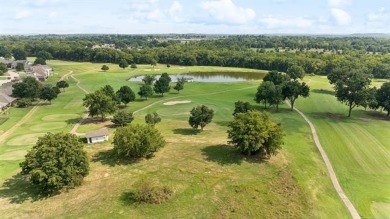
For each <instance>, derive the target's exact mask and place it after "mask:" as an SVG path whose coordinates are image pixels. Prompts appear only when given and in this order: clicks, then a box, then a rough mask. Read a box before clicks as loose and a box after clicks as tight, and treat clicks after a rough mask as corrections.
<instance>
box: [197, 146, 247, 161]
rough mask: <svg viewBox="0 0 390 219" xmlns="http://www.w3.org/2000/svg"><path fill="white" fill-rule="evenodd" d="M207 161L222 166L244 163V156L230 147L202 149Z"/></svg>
mask: <svg viewBox="0 0 390 219" xmlns="http://www.w3.org/2000/svg"><path fill="white" fill-rule="evenodd" d="M202 154H203V155H204V156H206V160H208V161H212V162H216V163H218V164H219V165H221V166H224V165H232V164H238V165H240V164H241V163H242V156H241V154H240V153H239V152H237V150H236V149H234V148H233V147H230V146H228V145H212V146H208V147H205V148H203V149H202Z"/></svg>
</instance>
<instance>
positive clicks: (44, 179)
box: [20, 133, 89, 194]
mask: <svg viewBox="0 0 390 219" xmlns="http://www.w3.org/2000/svg"><path fill="white" fill-rule="evenodd" d="M25 158H26V159H25V161H23V162H22V163H20V167H21V168H22V172H21V173H22V174H23V175H28V176H29V177H28V179H29V180H30V181H31V183H32V184H34V185H37V186H39V187H40V189H41V190H42V191H43V192H44V193H47V194H53V193H56V192H58V191H60V190H61V189H62V188H73V187H75V186H78V185H80V184H81V182H82V181H83V178H84V177H85V176H87V175H88V173H89V161H88V156H87V153H86V152H85V151H84V150H83V145H82V144H81V143H80V141H79V138H78V137H77V136H75V135H72V134H64V133H57V134H52V133H48V134H46V135H45V136H43V137H40V138H38V141H37V143H36V144H35V145H34V146H33V148H32V149H31V150H30V151H29V152H28V153H27V155H26V156H25Z"/></svg>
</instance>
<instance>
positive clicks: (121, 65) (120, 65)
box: [119, 59, 129, 69]
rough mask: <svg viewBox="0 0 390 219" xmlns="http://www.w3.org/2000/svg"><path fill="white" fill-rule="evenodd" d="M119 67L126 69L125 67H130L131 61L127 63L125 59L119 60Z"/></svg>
mask: <svg viewBox="0 0 390 219" xmlns="http://www.w3.org/2000/svg"><path fill="white" fill-rule="evenodd" d="M119 67H120V68H123V69H125V68H127V67H129V63H127V61H126V60H125V59H122V60H121V61H120V62H119Z"/></svg>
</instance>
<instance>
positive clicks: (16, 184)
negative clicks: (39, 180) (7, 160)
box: [0, 174, 48, 204]
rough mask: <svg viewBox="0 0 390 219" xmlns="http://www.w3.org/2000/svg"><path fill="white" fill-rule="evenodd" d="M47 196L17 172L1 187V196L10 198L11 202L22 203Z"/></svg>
mask: <svg viewBox="0 0 390 219" xmlns="http://www.w3.org/2000/svg"><path fill="white" fill-rule="evenodd" d="M47 197H48V196H47V195H43V194H42V193H41V192H40V190H39V188H38V187H37V186H34V185H32V184H31V183H30V182H28V181H27V180H26V177H25V176H23V175H21V174H16V175H15V176H13V177H12V178H10V179H7V180H6V181H5V182H4V183H3V185H2V187H1V188H0V198H5V199H8V200H9V202H10V203H11V204H21V203H23V202H25V201H27V200H31V201H32V202H34V201H39V200H41V199H44V198H47Z"/></svg>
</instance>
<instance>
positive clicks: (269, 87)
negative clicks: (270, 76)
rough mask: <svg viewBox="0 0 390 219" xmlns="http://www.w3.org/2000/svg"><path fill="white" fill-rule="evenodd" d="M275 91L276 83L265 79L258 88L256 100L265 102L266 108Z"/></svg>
mask: <svg viewBox="0 0 390 219" xmlns="http://www.w3.org/2000/svg"><path fill="white" fill-rule="evenodd" d="M274 93H275V85H274V83H273V82H271V81H264V82H263V83H261V84H260V86H259V87H258V88H257V93H256V96H255V101H256V102H257V103H260V102H263V103H264V108H265V109H267V103H269V102H270V101H271V99H272V98H273V95H274Z"/></svg>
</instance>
